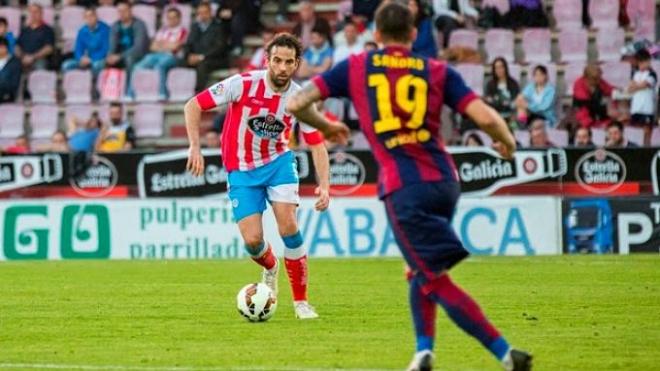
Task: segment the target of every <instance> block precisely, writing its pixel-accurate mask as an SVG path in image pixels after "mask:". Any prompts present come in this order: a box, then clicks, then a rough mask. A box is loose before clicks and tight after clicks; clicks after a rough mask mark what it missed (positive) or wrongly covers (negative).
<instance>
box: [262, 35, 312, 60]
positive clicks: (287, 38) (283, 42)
mask: <svg viewBox="0 0 660 371" xmlns="http://www.w3.org/2000/svg"><path fill="white" fill-rule="evenodd" d="M276 46H281V47H285V48H289V49H293V50H294V51H295V52H296V59H298V58H300V56H301V55H302V50H303V47H302V44H301V43H300V40H298V38H297V37H295V36H293V35H292V34H290V33H288V32H280V33H278V34H277V35H275V37H273V40H271V41H270V42H269V43H268V45H266V54H268V55H270V53H271V52H272V51H273V48H274V47H276Z"/></svg>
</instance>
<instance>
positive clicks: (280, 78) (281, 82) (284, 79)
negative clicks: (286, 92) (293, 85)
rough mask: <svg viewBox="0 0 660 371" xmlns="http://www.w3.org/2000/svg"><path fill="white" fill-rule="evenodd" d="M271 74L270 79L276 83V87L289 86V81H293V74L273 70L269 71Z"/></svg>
mask: <svg viewBox="0 0 660 371" xmlns="http://www.w3.org/2000/svg"><path fill="white" fill-rule="evenodd" d="M269 74H270V81H271V82H272V83H273V85H275V87H276V88H283V87H285V86H287V84H288V83H289V81H291V76H290V75H286V74H280V75H278V74H276V73H273V72H269Z"/></svg>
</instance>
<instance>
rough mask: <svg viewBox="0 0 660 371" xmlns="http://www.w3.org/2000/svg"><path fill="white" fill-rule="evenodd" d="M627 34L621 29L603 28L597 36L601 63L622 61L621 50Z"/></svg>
mask: <svg viewBox="0 0 660 371" xmlns="http://www.w3.org/2000/svg"><path fill="white" fill-rule="evenodd" d="M625 37H626V35H625V32H624V31H623V29H621V28H611V29H610V28H601V29H600V30H598V34H597V36H596V48H597V49H598V60H599V61H603V62H605V61H620V60H621V48H623V46H624V44H625Z"/></svg>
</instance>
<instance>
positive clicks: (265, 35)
mask: <svg viewBox="0 0 660 371" xmlns="http://www.w3.org/2000/svg"><path fill="white" fill-rule="evenodd" d="M273 37H275V32H274V31H273V30H271V29H269V28H264V29H263V30H261V45H262V46H261V47H260V48H259V49H257V50H255V52H254V54H252V59H250V64H248V66H247V68H246V69H247V70H248V71H251V70H261V69H264V68H266V45H268V43H269V42H270V41H271V40H273Z"/></svg>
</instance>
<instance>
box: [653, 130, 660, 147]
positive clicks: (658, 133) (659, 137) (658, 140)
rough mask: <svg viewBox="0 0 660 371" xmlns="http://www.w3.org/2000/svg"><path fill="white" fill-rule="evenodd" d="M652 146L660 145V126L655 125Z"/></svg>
mask: <svg viewBox="0 0 660 371" xmlns="http://www.w3.org/2000/svg"><path fill="white" fill-rule="evenodd" d="M651 146H653V147H660V128H659V127H657V126H656V127H655V128H654V129H653V132H652V133H651Z"/></svg>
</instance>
